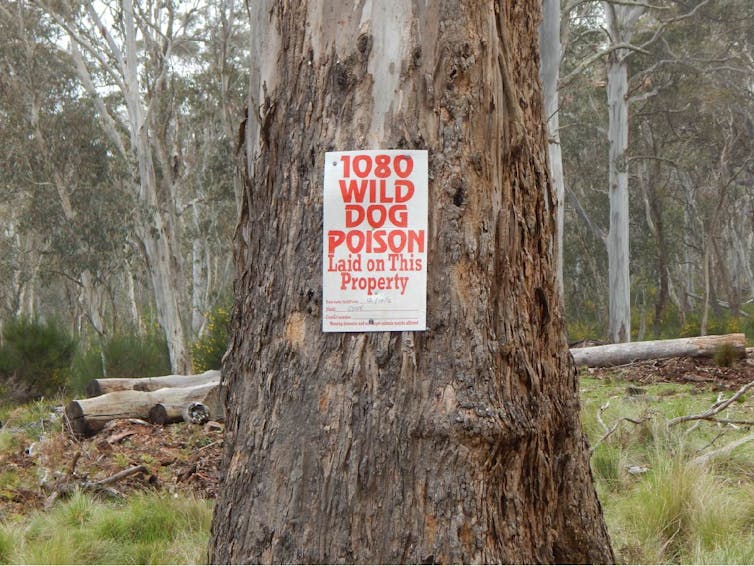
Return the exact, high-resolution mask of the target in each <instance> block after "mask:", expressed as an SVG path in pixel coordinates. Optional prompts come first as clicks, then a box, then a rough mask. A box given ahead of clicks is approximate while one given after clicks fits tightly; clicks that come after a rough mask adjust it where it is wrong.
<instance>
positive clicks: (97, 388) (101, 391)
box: [86, 369, 220, 397]
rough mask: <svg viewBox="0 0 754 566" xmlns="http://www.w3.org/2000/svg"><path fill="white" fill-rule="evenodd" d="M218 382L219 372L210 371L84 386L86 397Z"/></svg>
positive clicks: (112, 379)
mask: <svg viewBox="0 0 754 566" xmlns="http://www.w3.org/2000/svg"><path fill="white" fill-rule="evenodd" d="M219 380H220V370H216V369H211V370H209V371H205V372H204V373H199V374H196V375H163V376H160V377H110V378H102V379H93V380H92V381H90V382H89V383H88V384H87V386H86V395H87V397H97V396H99V395H105V394H107V393H113V392H115V391H132V390H133V391H157V390H158V389H163V388H165V387H193V386H195V385H204V384H206V383H211V382H214V381H219Z"/></svg>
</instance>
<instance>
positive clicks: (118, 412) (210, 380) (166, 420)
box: [65, 370, 224, 436]
mask: <svg viewBox="0 0 754 566" xmlns="http://www.w3.org/2000/svg"><path fill="white" fill-rule="evenodd" d="M86 391H87V394H88V395H90V397H89V398H87V399H74V400H73V401H71V402H70V403H68V405H67V406H66V408H65V417H66V421H67V423H68V426H69V427H70V429H71V430H72V431H73V432H75V433H76V434H81V435H84V436H91V435H92V434H96V433H97V432H99V431H100V430H102V429H103V428H104V426H105V425H106V424H107V422H108V421H111V420H114V419H134V418H136V419H144V420H148V421H149V422H152V423H154V424H161V425H162V424H170V423H174V422H179V421H186V422H193V423H197V424H203V423H205V422H207V421H209V420H214V421H222V420H223V412H224V409H223V398H224V391H223V389H222V386H221V385H220V372H219V371H217V370H210V371H207V372H204V373H202V374H198V375H167V376H162V377H142V378H112V379H95V380H93V381H92V382H91V383H89V385H88V386H87V388H86Z"/></svg>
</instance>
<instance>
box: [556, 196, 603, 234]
mask: <svg viewBox="0 0 754 566" xmlns="http://www.w3.org/2000/svg"><path fill="white" fill-rule="evenodd" d="M565 190H566V194H567V195H568V196H569V197H570V198H571V200H572V201H573V206H574V207H575V208H576V212H578V214H579V216H581V218H582V220H583V221H584V222H585V223H586V225H587V226H588V227H589V230H591V232H592V233H593V234H594V235H595V236H597V238H599V239H600V240H602V242H603V243H605V244H607V233H606V232H605V230H603V229H602V228H600V227H599V226H597V225H596V224H594V223H593V222H592V219H591V218H590V217H589V214H588V213H587V212H586V210H584V207H583V206H581V202H579V199H578V197H577V196H576V193H574V192H573V191H572V190H571V188H570V187H569V186H568V185H565Z"/></svg>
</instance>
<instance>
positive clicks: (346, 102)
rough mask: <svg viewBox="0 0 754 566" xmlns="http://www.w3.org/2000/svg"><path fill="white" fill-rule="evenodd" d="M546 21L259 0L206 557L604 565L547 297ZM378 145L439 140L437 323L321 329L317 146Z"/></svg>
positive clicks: (520, 15) (605, 546) (434, 192)
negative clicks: (221, 456)
mask: <svg viewBox="0 0 754 566" xmlns="http://www.w3.org/2000/svg"><path fill="white" fill-rule="evenodd" d="M538 13H539V1H538V0H527V1H524V2H512V1H506V2H478V1H477V0H473V1H472V0H466V1H452V2H451V1H441V2H435V3H431V5H428V4H427V3H426V2H423V1H419V0H413V1H409V0H400V1H398V0H390V1H385V2H367V3H357V4H354V3H353V2H351V1H347V0H338V1H332V2H327V3H320V2H309V3H300V2H288V1H283V2H279V1H272V0H268V1H260V2H255V3H253V4H252V26H254V30H253V31H252V34H251V37H252V38H253V39H252V41H253V42H254V45H253V54H252V58H251V60H252V61H253V62H254V64H255V66H253V67H252V69H251V74H250V76H251V88H250V91H251V92H250V116H249V122H248V124H247V136H246V143H247V148H246V150H247V167H248V170H247V172H248V179H247V183H246V188H245V194H244V199H243V204H242V210H241V217H240V224H239V227H238V232H237V236H236V265H237V269H238V272H237V278H236V301H235V308H234V315H233V337H232V340H231V348H230V350H229V354H228V356H227V359H226V364H225V369H226V372H227V373H226V375H227V382H228V383H227V385H228V398H227V403H226V410H227V419H226V431H227V433H226V444H225V446H226V452H225V460H224V465H223V468H224V470H225V478H224V482H223V488H222V493H221V494H220V496H219V498H218V501H217V505H216V508H215V516H214V520H213V526H212V539H211V543H210V546H211V549H210V560H211V561H212V562H213V563H241V562H265V563H272V562H285V563H289V562H305V563H334V562H347V563H363V562H367V563H393V562H402V563H420V562H427V563H431V562H438V563H445V562H464V563H472V562H474V563H475V562H506V563H508V562H526V563H534V562H569V563H571V562H609V561H612V559H613V555H612V551H611V548H610V544H609V541H608V537H607V533H606V529H605V525H604V522H603V519H602V514H601V510H600V507H599V503H598V501H597V498H596V495H595V491H594V488H593V485H592V479H591V475H590V471H589V464H588V451H587V447H586V444H585V439H584V436H583V434H582V432H581V430H580V425H579V415H578V399H577V384H576V378H575V370H574V367H573V364H572V361H571V356H570V355H569V354H568V351H567V345H566V343H565V336H564V325H563V321H562V318H561V315H560V309H559V306H558V300H557V292H556V285H557V282H556V277H555V271H554V264H553V261H554V259H553V257H552V255H551V254H552V246H551V238H552V235H553V231H554V219H553V217H552V211H553V209H554V198H553V195H552V191H551V189H550V188H549V177H548V171H547V161H546V136H545V125H544V116H543V111H542V102H541V93H540V90H539V85H538V82H537V79H536V77H537V70H538V64H539V57H538V54H537V25H538V23H539V22H538V19H539V18H538ZM380 147H384V148H401V147H408V148H418V149H428V150H429V155H430V198H429V200H430V211H429V227H430V238H429V240H430V242H431V243H430V245H429V250H428V258H429V268H428V293H427V295H428V310H427V326H428V330H427V331H426V332H416V333H413V332H403V333H387V332H383V333H380V332H374V333H368V334H363V333H350V334H345V333H328V334H325V333H322V332H321V331H320V328H321V312H322V305H321V268H322V266H321V264H320V261H319V258H320V257H321V249H320V245H321V242H322V185H321V183H322V181H321V178H322V171H323V166H324V164H323V157H324V153H325V151H326V150H329V149H358V148H365V149H368V148H370V149H371V148H380ZM545 187H548V188H547V190H545Z"/></svg>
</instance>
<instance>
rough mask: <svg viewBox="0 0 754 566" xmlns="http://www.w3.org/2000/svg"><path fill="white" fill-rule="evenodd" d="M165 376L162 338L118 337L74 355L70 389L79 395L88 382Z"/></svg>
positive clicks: (167, 363) (165, 353)
mask: <svg viewBox="0 0 754 566" xmlns="http://www.w3.org/2000/svg"><path fill="white" fill-rule="evenodd" d="M169 373H170V354H169V352H168V346H167V342H166V340H165V337H164V336H162V335H158V334H157V333H150V334H147V335H144V336H140V335H138V334H121V335H119V336H113V337H112V338H110V339H109V340H106V341H105V342H103V343H102V344H100V345H98V346H94V347H92V348H90V349H88V350H87V351H85V352H80V353H79V354H77V356H76V358H75V359H74V361H73V369H72V378H71V382H70V385H71V388H72V389H73V391H74V392H77V393H80V392H82V391H83V390H84V387H86V384H87V383H89V382H90V381H91V380H92V379H99V378H102V377H152V376H156V375H167V374H169Z"/></svg>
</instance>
